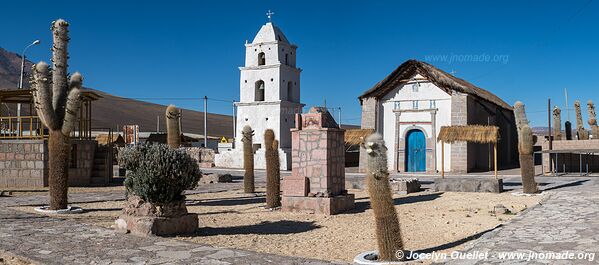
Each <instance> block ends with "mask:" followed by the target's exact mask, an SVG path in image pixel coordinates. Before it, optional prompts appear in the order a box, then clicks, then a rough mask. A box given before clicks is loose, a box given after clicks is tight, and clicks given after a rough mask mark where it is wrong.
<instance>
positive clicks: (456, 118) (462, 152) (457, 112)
mask: <svg viewBox="0 0 599 265" xmlns="http://www.w3.org/2000/svg"><path fill="white" fill-rule="evenodd" d="M467 103H468V95H467V94H463V93H459V92H453V94H452V95H451V125H452V126H453V125H467V124H468V107H467ZM450 146H451V155H450V157H451V158H450V159H451V169H450V170H451V171H452V172H454V173H466V172H467V171H468V144H467V143H466V142H456V143H453V144H451V145H450Z"/></svg>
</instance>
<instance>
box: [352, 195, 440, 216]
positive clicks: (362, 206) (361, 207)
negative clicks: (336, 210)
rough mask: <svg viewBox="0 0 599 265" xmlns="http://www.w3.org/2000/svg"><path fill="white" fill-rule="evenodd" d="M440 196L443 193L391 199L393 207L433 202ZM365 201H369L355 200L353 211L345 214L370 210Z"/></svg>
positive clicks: (363, 198)
mask: <svg viewBox="0 0 599 265" xmlns="http://www.w3.org/2000/svg"><path fill="white" fill-rule="evenodd" d="M441 194H443V193H442V192H438V193H430V194H422V195H415V196H408V197H401V198H395V199H393V203H394V204H395V205H400V204H408V203H416V202H425V201H432V200H435V199H437V198H439V197H441ZM367 199H369V198H368V197H362V198H356V203H355V207H354V209H352V210H350V211H348V212H347V213H348V214H352V213H361V212H364V211H366V210H368V209H370V201H365V200H367Z"/></svg>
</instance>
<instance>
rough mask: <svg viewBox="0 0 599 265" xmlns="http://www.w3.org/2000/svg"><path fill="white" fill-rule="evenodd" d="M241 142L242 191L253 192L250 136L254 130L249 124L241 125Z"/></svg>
mask: <svg viewBox="0 0 599 265" xmlns="http://www.w3.org/2000/svg"><path fill="white" fill-rule="evenodd" d="M241 134H242V138H241V142H243V169H245V173H244V174H243V192H245V193H254V191H255V186H254V149H253V148H252V137H253V136H254V130H252V127H250V126H249V125H246V126H245V127H243V131H242V132H241Z"/></svg>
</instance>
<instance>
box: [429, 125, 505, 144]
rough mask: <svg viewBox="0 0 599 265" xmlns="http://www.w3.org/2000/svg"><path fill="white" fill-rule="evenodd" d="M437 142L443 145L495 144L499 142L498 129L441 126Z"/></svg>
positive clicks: (492, 127)
mask: <svg viewBox="0 0 599 265" xmlns="http://www.w3.org/2000/svg"><path fill="white" fill-rule="evenodd" d="M437 140H438V141H443V142H445V143H454V142H471V143H479V144H488V143H493V144H495V143H497V141H499V127H497V126H484V125H465V126H442V127H441V131H440V132H439V137H438V138H437Z"/></svg>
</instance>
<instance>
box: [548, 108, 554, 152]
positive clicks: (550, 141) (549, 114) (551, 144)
mask: <svg viewBox="0 0 599 265" xmlns="http://www.w3.org/2000/svg"><path fill="white" fill-rule="evenodd" d="M547 123H549V126H548V127H547V130H548V133H549V150H552V149H553V139H551V99H550V98H548V99H547Z"/></svg>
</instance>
